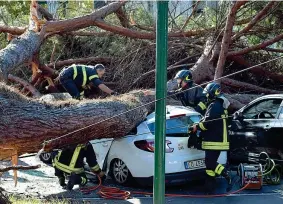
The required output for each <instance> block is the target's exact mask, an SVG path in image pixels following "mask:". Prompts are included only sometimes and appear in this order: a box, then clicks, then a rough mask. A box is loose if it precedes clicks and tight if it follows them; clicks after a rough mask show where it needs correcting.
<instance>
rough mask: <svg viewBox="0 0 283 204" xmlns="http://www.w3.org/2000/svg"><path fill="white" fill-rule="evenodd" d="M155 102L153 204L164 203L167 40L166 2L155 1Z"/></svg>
mask: <svg viewBox="0 0 283 204" xmlns="http://www.w3.org/2000/svg"><path fill="white" fill-rule="evenodd" d="M156 21H157V22H156V25H157V29H156V77H155V87H156V100H157V101H156V102H155V148H154V149H155V150H154V190H153V192H154V194H153V202H154V204H164V203H165V129H166V127H165V122H166V100H159V99H162V98H165V97H166V94H167V86H166V81H167V70H166V67H167V38H168V26H167V25H168V2H167V1H157V20H156Z"/></svg>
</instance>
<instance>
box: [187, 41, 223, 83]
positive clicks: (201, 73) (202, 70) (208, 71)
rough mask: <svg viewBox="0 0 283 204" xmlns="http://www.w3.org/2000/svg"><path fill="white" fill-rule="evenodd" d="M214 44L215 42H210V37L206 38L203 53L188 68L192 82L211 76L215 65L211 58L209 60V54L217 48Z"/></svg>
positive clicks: (207, 78)
mask: <svg viewBox="0 0 283 204" xmlns="http://www.w3.org/2000/svg"><path fill="white" fill-rule="evenodd" d="M214 45H215V43H214V42H212V40H211V39H208V40H207V42H206V45H205V48H204V52H203V54H202V55H201V56H200V58H199V59H198V61H197V62H196V64H195V65H194V66H193V67H192V68H191V69H190V70H191V72H192V75H193V79H194V82H196V83H197V84H200V83H202V82H203V81H205V80H210V79H212V78H213V75H214V72H215V67H214V65H213V62H212V60H210V54H211V51H212V50H213V49H217V48H215V47H214Z"/></svg>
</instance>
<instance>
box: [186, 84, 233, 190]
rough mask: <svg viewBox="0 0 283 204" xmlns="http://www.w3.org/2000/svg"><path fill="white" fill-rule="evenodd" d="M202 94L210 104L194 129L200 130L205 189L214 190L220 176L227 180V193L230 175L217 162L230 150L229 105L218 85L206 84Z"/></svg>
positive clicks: (229, 187) (229, 185) (229, 186)
mask: <svg viewBox="0 0 283 204" xmlns="http://www.w3.org/2000/svg"><path fill="white" fill-rule="evenodd" d="M203 93H204V94H205V95H206V97H207V98H208V101H210V104H209V106H208V108H207V110H206V113H205V115H204V117H203V119H202V120H201V121H200V122H199V123H198V124H197V125H196V126H195V128H196V129H197V130H200V137H201V138H202V149H203V150H205V165H206V174H207V180H206V181H207V183H206V187H207V189H208V191H212V190H214V186H215V177H216V176H217V175H221V176H223V177H224V178H225V179H226V180H227V182H228V188H227V191H229V190H230V189H231V178H230V175H229V174H228V172H227V170H226V168H225V167H224V166H223V165H222V164H219V163H218V162H217V160H218V158H219V156H220V153H221V151H228V150H229V148H230V143H229V135H228V118H229V117H228V111H227V108H228V106H229V105H230V103H229V101H228V100H227V99H226V98H225V96H224V95H223V94H222V93H221V87H220V85H219V84H217V83H215V82H213V83H210V84H208V85H207V86H206V88H205V89H204V91H203ZM195 128H194V127H193V129H195ZM189 130H190V129H189Z"/></svg>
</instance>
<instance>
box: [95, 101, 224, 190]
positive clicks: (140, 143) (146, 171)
mask: <svg viewBox="0 0 283 204" xmlns="http://www.w3.org/2000/svg"><path fill="white" fill-rule="evenodd" d="M166 109H167V110H166V111H167V114H166V154H165V155H166V158H165V174H166V175H165V182H166V184H176V183H182V182H186V181H188V180H197V179H201V178H203V177H204V175H205V173H204V172H205V163H204V157H205V154H204V151H201V150H197V149H193V148H188V147H187V144H188V138H189V136H188V134H187V131H188V125H192V124H194V123H196V122H198V121H199V120H200V118H201V115H200V114H199V113H197V112H196V111H194V109H191V108H187V107H182V106H167V108H166ZM154 129H155V113H151V114H149V115H148V116H147V117H146V119H145V121H143V122H142V123H141V124H139V125H138V126H137V127H136V128H135V129H134V130H132V132H131V133H129V134H128V135H127V136H125V137H123V138H120V139H114V140H111V139H101V140H92V141H90V142H91V143H92V145H93V147H94V150H95V152H96V154H97V160H98V163H99V164H100V166H101V167H103V169H104V170H106V171H108V175H110V176H111V177H112V179H114V181H115V182H116V183H119V184H129V183H131V182H132V181H135V182H138V183H139V184H142V185H150V184H152V183H153V173H154V139H155V136H154ZM226 161H227V153H226V152H225V151H223V152H221V155H220V157H219V160H218V162H219V163H221V164H226Z"/></svg>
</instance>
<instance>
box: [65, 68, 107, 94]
mask: <svg viewBox="0 0 283 204" xmlns="http://www.w3.org/2000/svg"><path fill="white" fill-rule="evenodd" d="M59 81H60V83H61V84H62V86H63V87H64V88H65V89H66V91H67V92H68V93H69V94H70V95H71V96H72V97H73V98H76V99H80V98H82V97H83V96H84V90H86V89H90V83H93V85H94V86H96V87H98V86H99V85H100V84H102V83H103V82H102V81H101V79H100V78H99V76H98V75H97V71H96V69H95V68H94V67H93V66H85V65H75V64H73V65H71V66H70V67H67V68H64V69H63V70H62V71H61V72H60V74H59Z"/></svg>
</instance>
